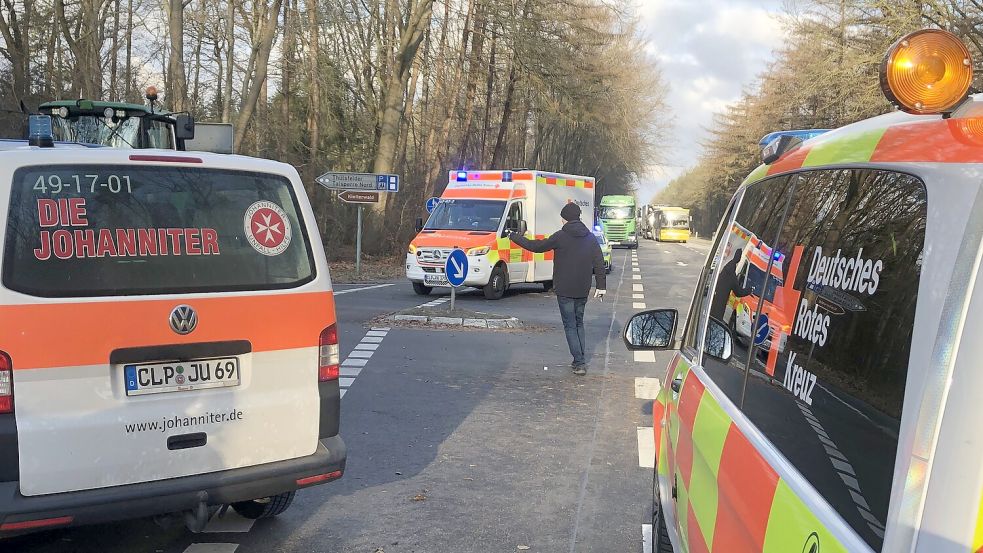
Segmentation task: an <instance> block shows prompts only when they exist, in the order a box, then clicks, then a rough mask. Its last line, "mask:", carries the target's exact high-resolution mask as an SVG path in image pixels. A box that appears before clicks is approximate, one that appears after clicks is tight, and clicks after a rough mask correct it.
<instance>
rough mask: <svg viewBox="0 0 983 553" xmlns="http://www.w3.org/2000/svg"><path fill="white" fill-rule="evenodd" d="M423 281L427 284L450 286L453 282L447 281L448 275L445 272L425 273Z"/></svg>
mask: <svg viewBox="0 0 983 553" xmlns="http://www.w3.org/2000/svg"><path fill="white" fill-rule="evenodd" d="M423 283H424V284H426V285H427V286H450V285H451V283H450V282H447V275H444V274H430V273H428V274H425V275H423Z"/></svg>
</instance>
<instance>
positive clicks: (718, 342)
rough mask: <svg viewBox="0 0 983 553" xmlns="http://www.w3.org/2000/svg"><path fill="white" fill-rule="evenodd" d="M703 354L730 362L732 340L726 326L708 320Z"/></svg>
mask: <svg viewBox="0 0 983 553" xmlns="http://www.w3.org/2000/svg"><path fill="white" fill-rule="evenodd" d="M703 352H704V353H706V354H707V355H709V356H710V357H714V358H716V359H719V360H721V361H728V360H730V358H731V356H732V355H733V354H734V338H733V337H732V336H731V335H730V329H729V328H727V325H725V324H724V323H722V322H720V321H718V320H717V319H714V318H712V317H711V318H710V320H709V321H708V322H707V334H706V337H705V338H704V340H703Z"/></svg>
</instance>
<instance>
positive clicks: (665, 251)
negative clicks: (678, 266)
mask: <svg viewBox="0 0 983 553" xmlns="http://www.w3.org/2000/svg"><path fill="white" fill-rule="evenodd" d="M662 253H672V252H671V251H669V250H662Z"/></svg>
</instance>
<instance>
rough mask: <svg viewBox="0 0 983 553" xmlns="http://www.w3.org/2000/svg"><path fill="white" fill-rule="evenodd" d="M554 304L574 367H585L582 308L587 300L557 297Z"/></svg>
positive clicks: (585, 345) (585, 343) (585, 347)
mask: <svg viewBox="0 0 983 553" xmlns="http://www.w3.org/2000/svg"><path fill="white" fill-rule="evenodd" d="M556 303H557V304H558V305H559V306H560V318H561V319H562V320H563V331H564V332H565V333H566V335H567V346H569V347H570V355H573V364H574V365H586V364H587V360H586V359H585V358H584V351H585V350H586V349H587V342H586V340H585V339H584V306H586V305H587V298H567V297H564V296H557V297H556Z"/></svg>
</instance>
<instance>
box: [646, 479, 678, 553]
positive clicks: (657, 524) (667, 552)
mask: <svg viewBox="0 0 983 553" xmlns="http://www.w3.org/2000/svg"><path fill="white" fill-rule="evenodd" d="M651 523H652V552H653V553H673V550H672V542H671V541H669V531H668V530H666V518H665V517H664V516H662V500H661V498H660V497H659V473H658V469H652V520H651Z"/></svg>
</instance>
